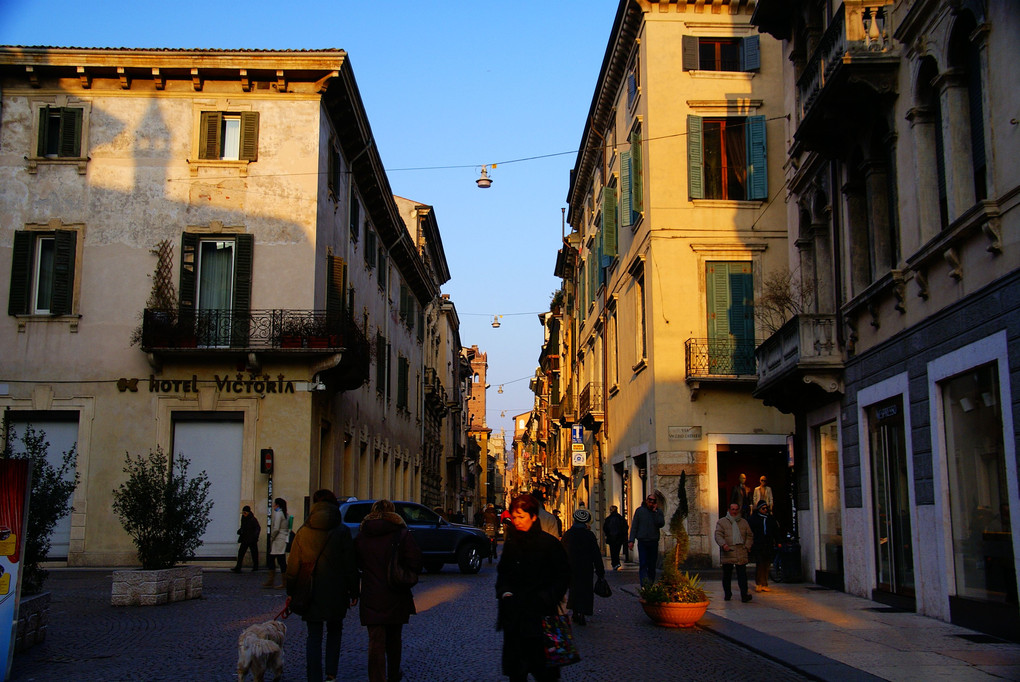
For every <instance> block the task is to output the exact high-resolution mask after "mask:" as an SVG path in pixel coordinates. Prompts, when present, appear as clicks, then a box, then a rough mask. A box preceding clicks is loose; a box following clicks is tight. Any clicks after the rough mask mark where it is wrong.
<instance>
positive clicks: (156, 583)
mask: <svg viewBox="0 0 1020 682" xmlns="http://www.w3.org/2000/svg"><path fill="white" fill-rule="evenodd" d="M201 596H202V567H201V566H174V567H173V568H162V569H159V570H155V571H146V570H143V569H134V570H128V571H114V572H113V594H112V596H111V598H110V604H111V605H112V606H153V605H155V604H168V603H170V602H175V601H184V600H185V599H198V598H200V597H201Z"/></svg>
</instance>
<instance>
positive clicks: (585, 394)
mask: <svg viewBox="0 0 1020 682" xmlns="http://www.w3.org/2000/svg"><path fill="white" fill-rule="evenodd" d="M577 412H578V416H579V417H580V422H581V423H582V424H584V425H585V426H586V427H587V428H588V429H590V430H593V431H594V430H595V429H597V428H598V427H597V426H596V425H597V424H601V423H602V420H603V419H604V417H605V413H606V392H605V388H604V386H603V385H602V384H601V383H594V382H592V383H589V384H587V385H585V387H584V388H583V389H581V395H579V396H578V398H577Z"/></svg>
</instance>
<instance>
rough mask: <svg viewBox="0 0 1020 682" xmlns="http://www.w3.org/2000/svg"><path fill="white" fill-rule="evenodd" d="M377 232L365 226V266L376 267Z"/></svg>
mask: <svg viewBox="0 0 1020 682" xmlns="http://www.w3.org/2000/svg"><path fill="white" fill-rule="evenodd" d="M375 250H376V247H375V232H373V231H372V230H371V229H369V227H368V226H367V225H366V226H365V267H367V268H369V269H371V268H374V267H375Z"/></svg>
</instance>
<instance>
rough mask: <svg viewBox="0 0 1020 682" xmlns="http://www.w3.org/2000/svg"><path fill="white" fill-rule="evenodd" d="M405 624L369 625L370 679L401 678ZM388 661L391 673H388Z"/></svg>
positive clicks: (379, 681) (381, 680)
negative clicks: (402, 632) (401, 654)
mask: <svg viewBox="0 0 1020 682" xmlns="http://www.w3.org/2000/svg"><path fill="white" fill-rule="evenodd" d="M403 627H404V626H403V625H400V624H397V625H369V626H368V679H369V682H386V680H393V681H395V680H399V679H400V634H401V629H402V628H403ZM387 663H388V664H389V675H387V674H386V668H387Z"/></svg>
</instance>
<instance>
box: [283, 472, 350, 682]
mask: <svg viewBox="0 0 1020 682" xmlns="http://www.w3.org/2000/svg"><path fill="white" fill-rule="evenodd" d="M302 563H306V564H311V563H314V564H315V572H314V574H313V576H314V577H313V581H312V599H311V604H310V605H309V607H308V610H307V611H306V612H305V613H304V615H302V616H301V619H302V620H304V621H305V625H306V626H307V627H308V642H307V645H306V649H305V657H306V663H307V672H308V682H322V671H323V665H322V630H323V625H324V624H325V626H326V679H327V680H335V679H336V675H337V669H338V668H339V666H340V636H341V634H342V633H343V626H344V616H345V615H347V608H348V607H353V606H354V605H355V604H357V603H358V594H359V589H360V588H359V580H358V566H357V563H356V561H355V557H354V541H353V540H352V539H351V531H349V530H348V529H347V526H345V525H343V524H342V523H341V522H340V507H339V506H338V505H337V501H336V496H335V495H334V494H333V493H332V492H330V491H329V490H319V491H316V493H315V494H314V495H313V496H312V507H311V509H309V510H308V518H306V519H305V522H304V524H303V525H302V526H301V527H300V528H298V530H297V533H295V534H294V542H293V543H291V546H290V556H289V557H288V561H287V594H288V596H293V595H294V593H295V591H296V588H297V577H298V572H299V570H300V568H301V564H302Z"/></svg>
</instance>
